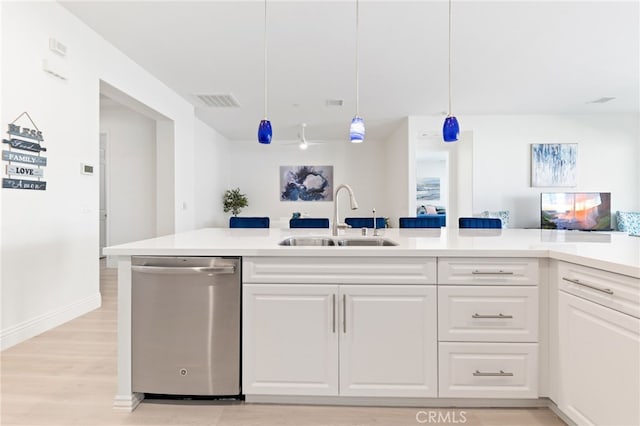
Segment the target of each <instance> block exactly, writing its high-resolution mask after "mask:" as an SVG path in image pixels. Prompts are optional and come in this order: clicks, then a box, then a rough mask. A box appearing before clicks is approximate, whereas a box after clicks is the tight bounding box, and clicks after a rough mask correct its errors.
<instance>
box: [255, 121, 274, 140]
mask: <svg viewBox="0 0 640 426" xmlns="http://www.w3.org/2000/svg"><path fill="white" fill-rule="evenodd" d="M272 135H273V132H272V130H271V122H270V121H269V120H267V119H264V120H262V121H260V125H259V126H258V142H260V143H263V144H270V143H271V136H272Z"/></svg>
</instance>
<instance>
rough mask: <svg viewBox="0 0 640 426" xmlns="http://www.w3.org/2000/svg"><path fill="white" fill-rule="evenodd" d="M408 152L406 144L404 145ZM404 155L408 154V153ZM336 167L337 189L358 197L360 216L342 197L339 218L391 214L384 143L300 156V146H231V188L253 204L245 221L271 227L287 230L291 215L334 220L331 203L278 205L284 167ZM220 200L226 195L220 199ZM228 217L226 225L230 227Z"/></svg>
mask: <svg viewBox="0 0 640 426" xmlns="http://www.w3.org/2000/svg"><path fill="white" fill-rule="evenodd" d="M405 146H406V144H405ZM405 149H406V148H405ZM303 165H307V166H333V182H334V189H333V190H334V191H335V188H336V187H337V186H338V185H340V184H343V183H346V184H349V185H350V186H351V187H352V188H353V191H354V193H355V196H356V199H357V201H358V204H359V210H356V211H352V210H350V209H349V208H348V205H349V201H348V197H347V196H346V194H344V193H342V192H341V193H340V200H339V201H340V211H341V212H340V215H341V218H344V217H345V215H346V216H347V217H348V216H371V210H372V209H373V208H375V209H376V212H377V215H379V216H388V215H390V213H391V211H392V209H391V208H390V204H389V202H388V200H387V194H386V190H385V187H386V179H387V174H386V172H385V170H386V159H385V143H384V142H380V141H373V140H366V141H365V142H364V143H362V144H352V143H350V142H348V141H330V142H327V143H325V144H323V145H315V146H311V147H309V149H307V150H306V151H302V150H300V149H299V148H298V147H297V145H288V146H285V145H278V144H277V143H275V142H274V143H272V144H271V145H260V144H258V142H257V141H251V142H232V143H231V175H230V180H229V184H228V185H229V188H236V187H239V188H240V190H241V192H243V193H245V194H246V195H247V197H248V199H249V206H248V207H247V208H245V209H244V210H243V211H242V212H241V213H240V215H241V216H269V217H270V218H271V222H272V225H271V226H272V227H277V226H284V227H288V226H289V222H288V221H289V218H291V215H292V214H293V212H300V213H303V214H305V213H306V214H308V215H309V216H311V217H327V218H329V219H330V220H331V219H332V218H333V203H332V202H328V201H317V202H303V201H297V202H296V201H280V166H303ZM219 196H220V197H222V193H220V194H219ZM228 217H229V214H227V216H226V218H225V224H226V226H228Z"/></svg>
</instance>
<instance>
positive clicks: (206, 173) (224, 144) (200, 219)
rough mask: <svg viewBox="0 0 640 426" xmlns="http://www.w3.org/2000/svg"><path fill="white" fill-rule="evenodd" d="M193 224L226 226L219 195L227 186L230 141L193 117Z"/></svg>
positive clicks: (227, 223) (226, 217)
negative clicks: (195, 175) (194, 177)
mask: <svg viewBox="0 0 640 426" xmlns="http://www.w3.org/2000/svg"><path fill="white" fill-rule="evenodd" d="M194 137H195V152H196V156H195V170H197V179H196V182H195V185H196V186H195V193H196V197H195V212H196V217H195V226H196V228H203V227H226V226H228V225H229V222H228V216H227V214H226V213H224V212H223V210H222V208H223V207H222V194H223V193H224V191H226V190H227V189H228V187H229V171H230V168H229V160H230V155H229V142H228V141H227V139H226V138H225V137H224V136H222V135H221V134H220V133H218V132H217V131H215V130H214V129H212V128H211V127H209V126H207V125H206V124H204V123H203V122H202V121H200V120H198V119H196V120H195V130H194Z"/></svg>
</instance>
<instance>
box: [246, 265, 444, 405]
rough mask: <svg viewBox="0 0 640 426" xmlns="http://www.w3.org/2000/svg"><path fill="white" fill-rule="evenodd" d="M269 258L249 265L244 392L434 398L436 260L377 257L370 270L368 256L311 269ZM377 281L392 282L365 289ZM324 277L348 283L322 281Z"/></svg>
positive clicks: (435, 378)
mask: <svg viewBox="0 0 640 426" xmlns="http://www.w3.org/2000/svg"><path fill="white" fill-rule="evenodd" d="M263 260H265V259H263V258H249V259H247V261H246V262H247V264H248V265H249V266H248V267H247V268H245V284H244V286H243V306H244V309H243V380H242V382H243V393H245V394H247V395H324V396H336V395H344V396H347V395H348V396H379V397H436V396H437V315H436V312H437V308H436V289H435V285H431V284H435V260H434V259H418V258H416V259H406V258H404V259H378V260H376V267H375V268H373V269H371V270H369V269H367V268H366V267H365V266H364V265H367V264H368V263H370V262H371V259H354V258H351V259H349V264H350V265H351V266H349V264H345V263H344V261H343V259H335V258H328V259H320V260H318V259H305V260H304V262H307V263H311V265H310V266H311V267H310V268H309V269H307V270H305V269H302V268H299V266H298V265H297V264H296V263H294V260H295V259H294V260H292V259H286V258H279V259H275V258H266V262H265V263H263ZM387 261H388V265H387V266H388V267H389V268H387V269H384V268H383V267H382V266H383V265H384V264H385V262H387ZM287 262H288V263H287ZM403 262H404V265H405V267H402V263H403ZM322 263H324V267H323V266H322ZM425 265H426V266H425ZM287 270H288V271H293V272H294V273H293V275H294V276H295V278H296V279H297V280H298V282H291V278H289V279H287V275H286V273H284V272H283V271H287ZM381 275H382V276H383V277H386V278H387V279H389V281H387V283H386V284H375V285H367V284H366V283H367V282H368V281H369V278H375V279H374V282H380V281H381ZM327 276H330V277H331V278H330V281H332V282H335V283H338V282H340V279H341V278H342V279H343V281H346V282H349V283H350V284H349V285H347V284H344V285H342V284H340V285H338V284H316V283H318V282H319V283H323V282H326V281H327V278H326V277H327ZM273 277H280V278H281V281H282V283H278V284H273V283H272V281H273V280H274V278H273ZM354 277H357V278H354ZM390 279H393V281H391V280H390ZM262 280H264V281H266V282H260V281H262ZM358 280H359V281H361V282H362V284H354V283H355V282H357V281H358ZM247 281H248V282H249V283H247ZM396 283H397V284H396ZM404 283H411V284H412V285H406V284H404ZM417 283H424V284H417Z"/></svg>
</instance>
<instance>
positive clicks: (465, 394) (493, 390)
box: [438, 342, 538, 398]
mask: <svg viewBox="0 0 640 426" xmlns="http://www.w3.org/2000/svg"><path fill="white" fill-rule="evenodd" d="M439 358H440V364H439V373H440V374H439V385H438V390H439V396H440V397H441V398H537V397H538V344H537V343H446V342H445V343H439Z"/></svg>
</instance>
